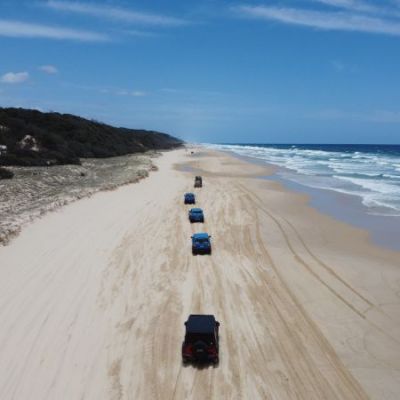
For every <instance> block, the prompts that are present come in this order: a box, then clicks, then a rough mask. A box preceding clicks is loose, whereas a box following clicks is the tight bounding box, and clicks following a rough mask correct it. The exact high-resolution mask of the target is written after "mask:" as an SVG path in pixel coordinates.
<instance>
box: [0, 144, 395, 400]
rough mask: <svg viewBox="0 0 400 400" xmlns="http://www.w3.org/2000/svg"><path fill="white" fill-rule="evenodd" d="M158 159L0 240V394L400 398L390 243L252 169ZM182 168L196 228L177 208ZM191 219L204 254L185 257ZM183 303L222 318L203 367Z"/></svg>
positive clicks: (226, 162) (209, 160)
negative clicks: (187, 350)
mask: <svg viewBox="0 0 400 400" xmlns="http://www.w3.org/2000/svg"><path fill="white" fill-rule="evenodd" d="M156 164H157V165H158V166H159V171H158V172H153V173H151V175H150V177H149V178H147V179H145V180H143V181H142V182H141V183H139V184H134V185H129V186H126V187H122V188H120V189H118V190H116V191H114V192H106V193H99V194H96V195H95V196H93V197H92V198H89V199H84V200H81V201H79V202H77V203H74V204H71V205H69V206H67V207H65V208H63V209H62V210H60V211H58V212H55V213H52V214H49V215H47V216H46V217H44V218H43V219H41V220H39V221H36V222H35V223H33V224H32V225H30V226H29V227H27V228H26V229H25V230H24V231H23V232H22V233H21V235H20V236H19V237H18V238H17V239H15V240H14V241H13V242H12V243H11V244H10V245H9V246H7V247H3V248H0V320H1V325H0V398H1V399H6V400H8V399H17V400H22V399H24V400H25V399H30V400H32V399H40V400H41V399H68V400H70V399H96V400H98V399H160V400H161V399H162V400H164V399H190V398H193V399H279V400H280V399H307V400H309V399H318V400H321V399H367V398H372V399H377V400H378V399H391V400H392V399H393V400H394V399H398V398H399V396H400V372H399V371H400V339H399V338H400V315H399V314H400V313H399V310H400V299H399V293H400V286H399V285H400V261H399V260H400V257H399V254H396V253H391V252H389V251H384V250H381V249H379V248H376V247H374V246H373V245H371V244H370V243H369V241H368V237H367V235H366V233H365V232H362V231H360V230H357V229H354V228H352V227H350V226H347V225H345V224H342V223H339V222H336V221H334V220H332V219H330V218H328V217H325V216H323V215H321V214H318V213H317V212H315V211H314V210H312V209H311V208H309V207H308V206H307V204H306V199H305V198H304V197H303V196H299V195H295V194H292V193H289V192H287V191H285V190H283V189H282V188H281V187H279V185H277V184H276V183H273V182H268V181H265V180H261V179H259V178H257V176H259V175H265V174H266V173H267V172H268V171H266V169H265V168H263V167H259V166H254V165H250V164H246V163H244V162H242V161H239V160H236V159H234V158H231V157H229V156H227V155H222V154H219V153H212V152H208V153H206V152H204V151H203V152H202V153H200V154H198V153H197V154H195V155H194V156H191V155H189V154H188V153H187V152H186V151H185V150H176V151H172V152H168V153H165V155H164V156H163V157H161V158H160V159H158V160H156ZM194 172H196V173H197V172H199V173H201V174H202V175H203V176H204V181H205V185H204V187H203V188H202V189H200V190H198V191H197V193H198V200H199V205H201V206H202V207H203V208H204V210H205V217H206V222H205V224H204V226H203V227H202V226H201V225H197V224H193V225H190V224H189V223H188V221H187V208H188V207H187V206H184V205H183V204H182V194H183V193H184V192H185V191H188V190H192V178H193V173H194ZM200 229H201V230H203V229H204V230H206V231H208V232H209V233H210V234H212V236H213V246H214V247H213V255H212V256H211V257H210V256H197V257H193V256H192V255H191V251H190V250H191V249H190V235H191V233H192V232H195V231H198V230H200ZM190 313H213V314H215V315H216V317H217V319H218V320H219V321H220V322H221V343H220V364H219V366H218V367H216V368H215V367H212V366H210V367H208V368H200V369H199V368H194V367H192V366H183V365H182V363H181V356H180V347H181V342H182V339H183V322H184V321H185V319H186V317H187V316H188V314H190Z"/></svg>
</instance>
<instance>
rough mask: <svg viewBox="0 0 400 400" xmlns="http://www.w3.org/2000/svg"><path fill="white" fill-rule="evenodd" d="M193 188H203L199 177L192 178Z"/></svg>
mask: <svg viewBox="0 0 400 400" xmlns="http://www.w3.org/2000/svg"><path fill="white" fill-rule="evenodd" d="M194 187H195V188H197V187H203V179H202V178H201V176H196V177H195V178H194Z"/></svg>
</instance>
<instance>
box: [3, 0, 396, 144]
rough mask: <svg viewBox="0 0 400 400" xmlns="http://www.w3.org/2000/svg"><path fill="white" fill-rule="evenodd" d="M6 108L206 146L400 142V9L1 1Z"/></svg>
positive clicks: (197, 1)
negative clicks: (65, 116) (70, 116)
mask: <svg viewBox="0 0 400 400" xmlns="http://www.w3.org/2000/svg"><path fill="white" fill-rule="evenodd" d="M0 51H1V59H0V106H18V107H28V108H37V109H40V110H43V111H49V110H51V111H60V112H68V113H73V114H78V115H81V116H84V117H88V118H93V119H97V120H100V121H103V122H106V123H111V124H114V125H118V126H126V127H133V128H147V129H155V130H160V131H164V132H169V133H171V134H175V135H177V136H180V137H182V138H184V139H186V140H189V141H198V142H258V143H261V142H266V143H400V79H399V77H400V0H381V1H372V0H371V1H367V0H365V1H364V0H304V1H302V0H297V1H290V0H286V1H285V0H269V1H267V0H264V1H263V0H260V1H253V0H248V1H245V0H243V1H241V0H238V1H221V0H219V1H216V0H215V1H214V0H204V1H201V0H185V1H175V0H152V1H151V2H149V1H143V0H142V1H123V0H115V1H106V0H102V1H100V0H98V1H90V0H85V1H59V0H49V1H47V0H37V1H35V0H30V1H24V0H22V1H18V2H16V1H15V0H0Z"/></svg>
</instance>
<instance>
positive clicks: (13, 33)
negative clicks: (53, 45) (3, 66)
mask: <svg viewBox="0 0 400 400" xmlns="http://www.w3.org/2000/svg"><path fill="white" fill-rule="evenodd" d="M0 36H7V37H14V38H46V39H56V40H76V41H81V42H104V41H108V40H109V39H110V38H109V36H108V35H106V34H103V33H97V32H91V31H84V30H76V29H68V28H60V27H54V26H48V25H38V24H30V23H25V22H19V21H9V20H0Z"/></svg>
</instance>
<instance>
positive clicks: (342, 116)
mask: <svg viewBox="0 0 400 400" xmlns="http://www.w3.org/2000/svg"><path fill="white" fill-rule="evenodd" d="M311 117H312V118H317V119H325V120H350V121H359V122H374V123H384V124H399V123H400V111H393V110H371V111H368V112H366V111H362V112H361V111H349V110H340V109H327V110H322V111H319V112H318V113H316V114H314V115H312V116H311Z"/></svg>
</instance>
